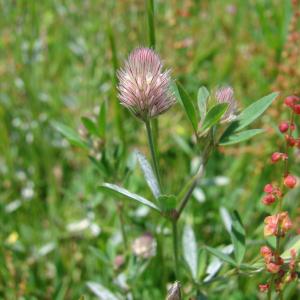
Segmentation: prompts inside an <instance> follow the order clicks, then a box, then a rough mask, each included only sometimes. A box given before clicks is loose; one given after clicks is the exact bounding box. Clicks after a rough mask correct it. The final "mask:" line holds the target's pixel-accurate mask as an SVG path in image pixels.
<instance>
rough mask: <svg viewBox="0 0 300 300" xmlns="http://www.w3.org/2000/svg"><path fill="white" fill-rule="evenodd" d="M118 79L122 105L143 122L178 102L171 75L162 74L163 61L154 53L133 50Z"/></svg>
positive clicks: (150, 50) (139, 49) (168, 72)
mask: <svg viewBox="0 0 300 300" xmlns="http://www.w3.org/2000/svg"><path fill="white" fill-rule="evenodd" d="M118 78H119V86H118V90H119V98H120V102H121V104H122V105H124V106H125V107H127V108H128V109H129V110H130V111H131V112H132V113H133V114H134V115H136V116H137V117H138V118H139V119H141V120H143V121H147V120H149V119H150V118H153V117H156V116H158V115H160V114H162V113H164V112H165V111H167V110H168V109H169V108H170V107H171V106H172V104H174V102H175V96H174V95H173V93H172V92H171V90H170V82H171V79H170V71H169V70H166V71H163V64H162V62H161V60H160V57H159V56H158V54H157V53H156V52H155V51H153V50H152V49H149V48H137V49H135V50H133V51H132V52H131V54H130V55H129V57H128V59H127V61H126V62H125V65H124V67H123V68H122V69H120V70H119V71H118Z"/></svg>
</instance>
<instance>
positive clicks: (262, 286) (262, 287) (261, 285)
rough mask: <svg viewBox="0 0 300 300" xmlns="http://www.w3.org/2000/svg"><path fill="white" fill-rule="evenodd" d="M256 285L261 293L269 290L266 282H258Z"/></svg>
mask: <svg viewBox="0 0 300 300" xmlns="http://www.w3.org/2000/svg"><path fill="white" fill-rule="evenodd" d="M258 287H259V290H260V291H261V292H262V293H265V292H267V291H268V290H269V287H270V285H269V284H268V283H266V284H260V285H259V286H258Z"/></svg>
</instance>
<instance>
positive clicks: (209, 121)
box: [201, 103, 228, 131]
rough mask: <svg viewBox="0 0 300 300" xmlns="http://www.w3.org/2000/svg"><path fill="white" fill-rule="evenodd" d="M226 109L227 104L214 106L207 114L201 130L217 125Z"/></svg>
mask: <svg viewBox="0 0 300 300" xmlns="http://www.w3.org/2000/svg"><path fill="white" fill-rule="evenodd" d="M227 108H228V104H227V103H221V104H216V105H215V106H213V107H212V108H211V109H210V110H209V111H208V112H207V115H206V117H205V119H204V122H203V125H202V127H201V129H202V130H203V131H204V130H206V129H209V128H211V127H212V126H214V125H215V124H217V123H218V122H219V121H220V119H221V118H222V116H223V115H224V113H225V112H226V110H227Z"/></svg>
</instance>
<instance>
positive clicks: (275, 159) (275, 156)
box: [271, 152, 281, 163]
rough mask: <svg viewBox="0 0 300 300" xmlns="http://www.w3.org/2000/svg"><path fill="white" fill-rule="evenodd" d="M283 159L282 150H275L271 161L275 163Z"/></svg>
mask: <svg viewBox="0 0 300 300" xmlns="http://www.w3.org/2000/svg"><path fill="white" fill-rule="evenodd" d="M280 159H281V153H280V152H274V153H273V154H272V156H271V161H272V162H273V163H275V162H277V161H279V160H280Z"/></svg>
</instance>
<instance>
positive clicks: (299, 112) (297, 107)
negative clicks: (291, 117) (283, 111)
mask: <svg viewBox="0 0 300 300" xmlns="http://www.w3.org/2000/svg"><path fill="white" fill-rule="evenodd" d="M293 111H294V112H295V114H297V115H300V104H295V105H294V107H293Z"/></svg>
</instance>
